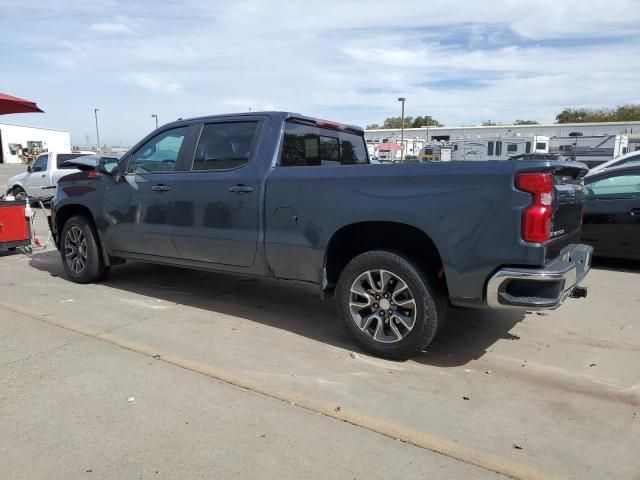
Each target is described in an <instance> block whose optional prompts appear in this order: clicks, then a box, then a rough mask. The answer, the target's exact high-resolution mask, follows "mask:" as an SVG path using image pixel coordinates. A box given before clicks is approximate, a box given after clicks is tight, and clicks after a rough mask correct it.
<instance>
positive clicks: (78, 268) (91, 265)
mask: <svg viewBox="0 0 640 480" xmlns="http://www.w3.org/2000/svg"><path fill="white" fill-rule="evenodd" d="M60 239H61V245H60V254H61V256H62V263H63V265H64V269H65V271H66V272H67V275H68V276H69V278H70V279H71V280H72V281H74V282H76V283H90V282H96V281H98V280H102V279H103V278H104V277H106V276H107V274H108V273H109V267H108V266H106V265H105V264H104V260H103V258H102V253H101V252H100V247H99V245H98V235H97V232H96V230H95V228H94V226H93V223H91V221H90V220H88V219H87V217H85V216H83V215H77V216H75V217H71V218H70V219H69V220H67V222H66V223H65V224H64V227H63V228H62V234H61V235H60Z"/></svg>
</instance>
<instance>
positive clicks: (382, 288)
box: [51, 112, 592, 358]
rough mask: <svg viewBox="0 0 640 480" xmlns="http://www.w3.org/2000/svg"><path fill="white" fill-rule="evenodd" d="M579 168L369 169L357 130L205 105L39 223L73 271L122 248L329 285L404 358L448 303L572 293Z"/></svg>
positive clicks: (457, 165)
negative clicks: (222, 111) (207, 112)
mask: <svg viewBox="0 0 640 480" xmlns="http://www.w3.org/2000/svg"><path fill="white" fill-rule="evenodd" d="M586 171H587V169H586V168H585V167H583V166H582V165H580V164H576V163H562V162H558V161H523V162H506V161H504V162H501V161H487V162H445V163H429V164H416V163H412V164H399V165H372V164H369V159H368V156H367V149H366V145H365V142H364V137H363V131H362V129H360V128H358V127H354V126H348V125H342V124H338V123H334V122H329V121H325V120H318V119H314V118H309V117H305V116H302V115H298V114H293V113H284V112H267V113H245V114H235V115H220V116H211V117H202V118H193V119H189V120H179V121H177V122H174V123H171V124H168V125H165V126H163V127H161V128H159V129H158V130H156V131H154V132H152V133H151V134H149V135H148V136H147V137H146V138H144V139H143V140H142V141H141V142H140V143H138V144H137V145H136V146H134V147H133V148H132V149H131V150H130V151H129V152H128V153H127V154H125V155H124V156H123V157H122V158H121V159H120V160H119V161H117V162H116V161H115V160H109V159H103V160H102V161H100V162H99V164H98V166H97V167H96V169H95V170H90V171H84V172H79V173H75V174H72V175H69V176H66V177H64V178H63V179H62V180H60V182H59V188H58V191H57V194H56V197H55V198H54V201H53V207H52V219H51V221H52V225H51V227H52V231H53V233H54V237H55V238H56V243H57V245H58V247H59V250H60V253H61V257H62V261H63V264H64V268H65V270H66V272H67V275H68V277H69V278H70V279H71V280H73V281H75V282H78V283H87V282H93V281H97V280H100V279H102V278H104V277H105V276H106V275H107V273H108V272H109V269H110V267H111V266H112V265H117V264H119V263H122V262H124V261H125V260H127V259H131V260H140V261H148V262H155V263H162V264H167V265H175V266H180V267H187V268H197V269H206V270H214V271H221V272H232V273H237V274H243V275H252V276H260V277H273V278H277V279H283V280H294V281H302V282H310V283H313V284H316V285H318V286H319V289H320V291H321V293H322V294H323V295H324V296H331V295H335V297H336V300H337V303H338V307H339V311H340V314H341V317H342V319H343V321H344V323H345V325H346V327H347V328H348V330H349V331H350V332H351V334H352V336H353V338H354V340H355V341H356V342H357V343H358V344H359V345H360V346H361V347H362V348H364V349H365V350H367V351H369V352H371V353H373V354H376V355H380V356H384V357H388V358H406V357H408V356H410V355H412V354H413V353H415V352H416V351H418V350H420V349H423V348H425V347H426V346H427V345H428V344H429V343H430V342H431V341H432V339H433V338H434V336H435V335H436V333H437V331H438V330H439V329H440V328H441V326H442V325H443V323H444V320H445V315H446V309H447V306H448V305H449V304H452V305H457V306H464V307H477V308H484V307H489V308H524V309H549V308H556V307H558V306H559V305H560V304H561V303H562V302H563V300H564V299H565V298H566V297H567V296H569V295H572V296H575V297H578V296H585V295H586V289H584V288H583V287H579V286H578V283H579V282H580V281H581V280H582V279H583V277H584V276H585V275H586V273H587V271H588V269H589V266H590V259H591V252H592V249H591V247H589V246H586V245H581V244H580V243H579V239H580V225H581V214H582V204H583V199H584V194H583V183H582V177H583V176H584V175H585V173H586ZM247 295H251V292H247Z"/></svg>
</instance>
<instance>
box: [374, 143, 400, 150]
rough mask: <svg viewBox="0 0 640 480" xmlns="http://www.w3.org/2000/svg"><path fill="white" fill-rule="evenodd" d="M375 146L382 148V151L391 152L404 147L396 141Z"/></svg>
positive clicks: (377, 148)
mask: <svg viewBox="0 0 640 480" xmlns="http://www.w3.org/2000/svg"><path fill="white" fill-rule="evenodd" d="M375 148H376V150H380V151H381V152H391V151H398V150H401V149H402V147H401V146H400V145H398V144H397V143H395V142H384V143H381V144H380V145H376V146H375Z"/></svg>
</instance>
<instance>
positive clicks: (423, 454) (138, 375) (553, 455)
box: [0, 167, 640, 479]
mask: <svg viewBox="0 0 640 480" xmlns="http://www.w3.org/2000/svg"><path fill="white" fill-rule="evenodd" d="M10 168H11V169H14V168H15V167H10ZM22 169H23V167H20V169H19V170H22ZM7 170H8V168H7V167H2V168H0V183H4V182H5V181H6V179H7V178H8V175H9V174H8V173H6V172H7ZM2 175H7V177H4V178H3V177H2ZM43 228H44V224H43V223H41V222H40V221H39V223H38V229H37V231H40V232H42V231H43ZM585 284H586V285H587V286H588V287H589V297H588V298H587V299H583V300H568V301H567V303H566V304H565V305H564V306H563V307H562V308H561V309H559V310H556V311H553V312H544V313H543V314H536V313H526V312H510V311H499V312H496V311H470V310H452V311H451V312H450V317H449V323H448V325H447V327H446V328H445V330H444V331H443V332H442V335H441V336H440V337H439V338H438V339H437V340H436V341H435V342H434V343H433V344H432V345H431V346H430V348H429V351H428V352H426V353H424V354H421V355H419V356H417V357H416V358H414V359H412V360H410V361H407V362H389V361H385V360H380V359H376V358H372V357H369V356H367V355H364V354H363V353H362V352H360V351H358V350H355V349H354V346H353V344H352V343H351V341H350V339H349V337H348V336H347V334H346V332H345V331H343V329H342V327H341V326H340V324H339V323H338V321H337V318H336V309H335V307H334V305H333V303H332V302H331V301H327V302H323V301H321V300H320V299H319V298H318V296H317V293H316V291H315V290H314V289H313V288H310V287H308V286H302V285H296V284H287V283H279V282H274V281H268V280H255V279H247V278H238V277H232V276H229V275H223V274H213V273H206V272H199V271H189V270H182V269H177V268H171V267H164V266H155V265H148V264H142V263H137V262H130V263H127V264H126V265H123V266H119V267H115V268H113V269H112V273H111V276H110V277H109V278H108V279H107V280H106V281H105V282H103V283H100V284H93V285H76V284H73V283H71V282H69V281H67V280H66V279H65V278H64V274H63V270H62V266H61V263H60V259H59V256H58V253H57V252H56V251H55V250H52V249H51V248H45V249H37V250H36V251H34V253H33V254H32V255H30V256H27V255H24V254H20V253H16V254H9V253H5V252H0V339H1V340H0V346H1V347H2V348H0V431H1V432H2V433H3V434H2V435H1V436H0V472H3V477H5V478H10V479H34V478H47V479H58V478H59V479H63V478H64V479H69V478H71V479H73V478H92V477H93V478H113V479H120V478H185V479H186V478H189V479H192V478H255V477H260V478H278V479H287V478H292V479H293V478H349V479H351V478H358V479H360V478H402V479H406V478H442V479H459V478H505V477H507V476H510V477H513V478H575V479H602V478H619V479H639V478H640V463H639V462H638V460H637V458H638V446H639V445H640V315H638V311H639V309H640V264H632V263H628V262H619V263H615V264H612V263H603V262H599V263H598V264H596V266H595V268H594V269H593V270H592V272H591V273H590V275H589V276H588V278H587V281H586V283H585Z"/></svg>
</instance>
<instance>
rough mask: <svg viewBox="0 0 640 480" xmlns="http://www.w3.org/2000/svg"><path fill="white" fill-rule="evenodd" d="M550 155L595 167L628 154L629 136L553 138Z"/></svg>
mask: <svg viewBox="0 0 640 480" xmlns="http://www.w3.org/2000/svg"><path fill="white" fill-rule="evenodd" d="M550 142H551V143H550V148H549V152H550V153H555V154H557V155H560V158H562V159H563V160H575V161H577V162H582V163H585V164H586V165H587V166H589V167H595V166H597V165H600V164H601V163H604V162H608V161H609V160H611V159H612V158H616V157H619V156H620V155H624V154H625V153H627V151H628V148H629V137H628V136H627V135H590V136H582V135H578V136H570V137H551V140H550Z"/></svg>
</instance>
